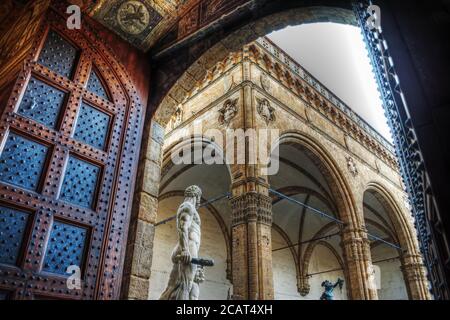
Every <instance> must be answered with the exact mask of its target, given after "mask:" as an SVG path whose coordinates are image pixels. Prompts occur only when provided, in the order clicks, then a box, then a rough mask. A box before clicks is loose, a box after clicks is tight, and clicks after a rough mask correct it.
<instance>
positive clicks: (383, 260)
mask: <svg viewBox="0 0 450 320" xmlns="http://www.w3.org/2000/svg"><path fill="white" fill-rule="evenodd" d="M397 259H400V257H392V258H387V259H382V260H377V261H372V264H374V263H380V262H385V261H389V260H397ZM340 270H344V269H343V268H338V269H331V270H326V271H320V272H314V273H309V274H307V275H306V276H307V277H310V276H315V275H318V274H323V273H329V272H333V271H340Z"/></svg>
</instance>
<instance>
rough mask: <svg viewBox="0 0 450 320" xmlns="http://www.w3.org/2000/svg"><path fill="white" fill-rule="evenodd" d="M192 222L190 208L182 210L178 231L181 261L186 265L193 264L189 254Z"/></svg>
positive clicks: (179, 214)
mask: <svg viewBox="0 0 450 320" xmlns="http://www.w3.org/2000/svg"><path fill="white" fill-rule="evenodd" d="M191 222H192V215H191V212H190V210H189V209H188V208H182V209H181V210H180V212H179V213H178V219H177V229H178V242H179V245H180V249H181V252H180V260H181V262H183V263H184V264H189V263H190V262H191V256H190V252H189V227H190V225H191Z"/></svg>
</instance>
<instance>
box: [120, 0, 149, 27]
mask: <svg viewBox="0 0 450 320" xmlns="http://www.w3.org/2000/svg"><path fill="white" fill-rule="evenodd" d="M117 22H118V24H119V26H120V28H121V29H122V30H123V31H125V32H127V33H129V34H139V33H141V32H142V31H144V30H145V28H146V27H147V25H148V23H149V22H150V13H149V12H148V10H147V8H146V7H145V5H144V4H142V3H141V2H139V1H135V0H132V1H127V2H124V3H122V5H121V6H120V7H119V9H118V10H117Z"/></svg>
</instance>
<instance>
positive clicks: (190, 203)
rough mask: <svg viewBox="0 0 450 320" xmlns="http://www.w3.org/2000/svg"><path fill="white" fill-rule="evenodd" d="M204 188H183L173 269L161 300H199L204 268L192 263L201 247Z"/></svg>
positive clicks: (173, 254) (178, 212) (177, 221)
mask: <svg viewBox="0 0 450 320" xmlns="http://www.w3.org/2000/svg"><path fill="white" fill-rule="evenodd" d="M201 195H202V191H201V190H200V188H199V187H198V186H195V185H192V186H190V187H188V188H186V190H185V191H184V197H185V198H184V201H183V203H182V204H181V205H180V206H179V207H178V211H177V220H176V226H177V233H178V243H177V245H176V246H175V248H174V249H173V252H172V263H173V267H172V271H171V272H170V277H169V282H168V284H167V287H166V289H165V290H164V292H163V293H162V294H161V297H160V300H197V299H198V296H199V284H200V283H201V282H203V280H204V275H203V269H202V268H201V267H198V266H197V264H194V263H193V259H194V260H198V251H199V248H200V239H201V234H200V216H199V214H198V212H197V209H198V207H199V205H200V199H201Z"/></svg>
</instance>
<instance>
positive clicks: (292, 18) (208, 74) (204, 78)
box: [142, 7, 372, 298]
mask: <svg viewBox="0 0 450 320" xmlns="http://www.w3.org/2000/svg"><path fill="white" fill-rule="evenodd" d="M302 9H304V8H302ZM305 12H307V13H308V14H307V15H306V16H305ZM282 15H285V16H284V18H282ZM327 15H329V17H332V18H331V19H330V20H333V19H336V20H337V21H338V22H344V23H355V19H354V15H353V12H352V11H351V10H349V9H348V8H346V9H342V8H331V9H330V8H326V7H317V8H310V9H309V10H306V11H305V10H300V9H299V10H293V11H289V12H282V13H279V15H278V14H276V15H273V16H268V17H265V18H263V19H261V20H258V21H257V22H254V23H252V25H251V27H249V28H245V27H244V28H241V29H239V30H238V31H236V32H235V33H234V34H232V35H229V36H228V37H227V38H225V39H224V40H223V41H221V42H220V43H217V44H216V45H215V46H214V47H212V48H210V49H209V50H208V51H206V52H204V51H202V50H199V51H198V52H200V54H199V55H198V57H199V59H198V60H197V61H195V62H193V61H190V62H189V63H187V65H184V66H178V67H177V68H174V70H175V72H179V71H180V69H183V68H184V67H186V69H183V72H184V73H183V72H182V74H177V75H175V76H174V75H173V74H166V75H164V77H167V79H168V81H162V82H160V83H161V84H162V85H163V86H165V88H163V89H162V90H156V91H154V92H158V94H162V95H163V96H162V97H159V98H158V97H156V96H155V97H152V99H153V100H152V103H153V104H154V105H155V106H156V105H158V107H157V109H156V112H155V114H154V115H153V118H152V123H151V126H149V128H150V130H149V132H150V138H149V139H148V142H149V143H148V145H147V149H146V153H148V152H149V151H151V150H152V144H153V143H154V141H153V140H155V139H153V134H154V133H155V132H161V131H163V130H164V129H163V128H164V127H165V126H166V125H167V124H168V123H169V122H170V121H171V119H173V116H174V115H175V114H176V113H177V110H178V108H179V106H180V105H182V104H183V102H185V101H186V99H189V97H190V96H191V95H192V94H193V93H195V92H196V91H197V89H198V88H199V87H200V86H202V85H203V84H205V83H210V82H211V81H212V80H214V71H215V70H220V68H221V60H222V59H224V58H225V57H226V56H227V55H228V54H229V53H230V52H233V51H234V50H238V49H240V48H241V47H242V45H244V44H247V43H248V42H249V41H251V40H254V39H256V38H257V37H259V36H261V35H264V34H266V33H267V32H269V31H272V30H273V29H274V28H277V27H282V26H283V25H288V24H293V23H307V22H314V21H323V18H324V17H325V16H327ZM344 17H345V18H344ZM349 17H350V19H347V18H349ZM265 19H267V20H265ZM276 19H278V20H280V19H281V20H280V21H283V22H282V23H280V24H278V25H277V24H275V26H276V27H274V26H273V22H274V21H275V20H276ZM208 46H209V44H207V45H206V47H208ZM198 52H196V53H195V54H198ZM203 52H204V54H201V53H203ZM195 54H194V55H193V56H195ZM200 55H201V56H200ZM188 61H189V59H188ZM172 77H175V78H176V79H178V80H177V81H176V82H175V84H173V82H171V80H173V79H171V78H172ZM170 79H171V80H170ZM232 85H233V83H231V86H232ZM166 89H167V90H166ZM299 90H300V89H299ZM311 98H314V99H315V100H316V101H317V102H318V103H319V104H321V99H320V98H318V97H317V96H316V97H311ZM316 98H317V99H316ZM160 101H161V103H160ZM321 106H322V104H321ZM324 109H326V110H324V112H328V111H329V110H328V109H327V108H326V104H325V108H324ZM334 115H335V114H334ZM350 127H351V128H353V129H354V126H353V127H352V126H351V125H350ZM365 128H366V129H367V127H365ZM353 129H350V130H353ZM367 130H369V129H367ZM355 132H356V133H355V137H357V139H358V140H361V141H364V142H363V143H366V142H367V141H368V140H367V139H366V137H363V138H362V139H360V137H361V131H358V130H356V131H355ZM160 137H161V135H160V136H158V138H157V140H159V142H158V143H160V144H161V139H160ZM368 144H371V143H370V142H369V143H368ZM150 166H151V169H150V170H155V168H154V164H153V163H150ZM157 169H159V167H158V165H156V170H157ZM142 170H143V171H146V170H147V168H146V167H145V165H144V166H143V168H142ZM158 182H159V180H158ZM343 185H345V183H344V180H343V179H342V178H340V180H339V187H338V188H337V189H340V191H339V192H341V196H342V197H341V198H342V199H345V200H346V204H344V205H343V206H344V207H345V206H346V207H345V208H339V210H338V211H339V212H341V213H342V214H345V215H346V221H350V224H351V226H352V227H354V228H355V229H351V231H349V233H353V234H352V236H349V237H348V239H345V241H344V242H345V243H346V244H348V245H350V242H351V241H353V238H355V237H356V238H358V237H359V236H360V235H359V233H360V232H361V230H359V229H358V228H359V227H360V226H361V224H362V219H361V217H358V215H357V214H356V212H355V210H354V208H353V204H352V196H351V195H350V193H349V192H348V191H347V190H346V189H345V187H343V188H342V186H343ZM338 205H342V203H340V204H338ZM357 246H358V249H357V250H362V249H361V247H362V246H364V244H362V245H361V244H358V245H357ZM349 250H350V249H349ZM352 254H355V253H354V252H353V253H352ZM357 263H360V264H361V265H360V266H359V267H358V268H356V269H355V271H354V273H355V277H359V278H363V277H364V276H365V275H366V271H367V270H366V269H367V267H368V265H369V261H363V262H357ZM354 283H355V282H354ZM355 286H359V288H356V287H355V288H353V289H354V290H349V292H352V291H353V292H352V293H351V295H352V296H355V297H361V298H369V297H371V296H372V293H371V290H370V288H366V287H365V286H364V285H363V284H361V283H359V285H356V284H355ZM358 290H359V291H360V292H358V293H355V291H358Z"/></svg>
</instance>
